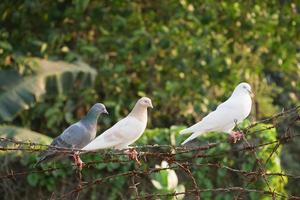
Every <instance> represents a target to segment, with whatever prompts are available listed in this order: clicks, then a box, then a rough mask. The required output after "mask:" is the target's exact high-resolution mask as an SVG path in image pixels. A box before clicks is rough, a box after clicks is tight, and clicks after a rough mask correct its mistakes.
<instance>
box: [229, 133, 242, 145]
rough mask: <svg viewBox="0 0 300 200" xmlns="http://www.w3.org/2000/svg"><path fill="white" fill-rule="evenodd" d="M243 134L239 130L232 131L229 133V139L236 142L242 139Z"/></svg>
mask: <svg viewBox="0 0 300 200" xmlns="http://www.w3.org/2000/svg"><path fill="white" fill-rule="evenodd" d="M243 135H244V134H243V133H242V132H240V131H233V132H231V133H230V140H231V141H232V142H233V143H236V142H237V141H240V140H241V139H242V137H243Z"/></svg>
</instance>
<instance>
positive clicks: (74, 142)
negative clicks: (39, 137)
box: [36, 103, 108, 169]
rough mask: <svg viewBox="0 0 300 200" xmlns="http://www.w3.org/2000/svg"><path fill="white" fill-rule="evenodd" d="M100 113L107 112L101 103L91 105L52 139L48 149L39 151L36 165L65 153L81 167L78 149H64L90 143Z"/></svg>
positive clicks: (79, 147) (62, 155) (94, 134)
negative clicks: (84, 114)
mask: <svg viewBox="0 0 300 200" xmlns="http://www.w3.org/2000/svg"><path fill="white" fill-rule="evenodd" d="M102 113H104V114H108V112H107V110H106V108H105V106H104V105H103V104H102V103H96V104H95V105H93V107H92V108H91V109H90V110H89V111H88V113H87V115H86V116H85V117H83V118H82V119H81V120H80V121H78V122H77V123H75V124H72V125H71V126H69V127H68V128H67V129H66V130H64V132H63V133H62V134H61V135H59V136H58V137H56V138H55V139H54V140H53V141H52V143H51V144H50V146H49V147H48V149H46V150H44V151H42V152H41V154H40V159H39V160H38V161H37V163H36V165H38V164H40V163H41V162H44V161H49V160H51V159H53V158H62V157H64V156H65V155H66V154H67V155H72V156H73V158H74V162H75V164H76V165H77V166H78V167H79V169H81V168H82V167H83V164H84V163H83V162H82V161H81V159H80V157H79V153H78V151H75V152H74V153H72V152H70V150H69V151H68V152H67V151H66V149H81V148H82V147H84V146H86V145H87V144H88V143H90V142H91V141H92V140H93V139H94V138H95V137H96V132H97V120H98V117H99V116H100V114H102ZM64 151H65V152H64ZM66 152H67V153H66Z"/></svg>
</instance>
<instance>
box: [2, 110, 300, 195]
mask: <svg viewBox="0 0 300 200" xmlns="http://www.w3.org/2000/svg"><path fill="white" fill-rule="evenodd" d="M299 111H300V106H297V107H295V108H293V109H290V110H287V111H282V112H280V113H278V114H276V115H274V116H272V117H270V118H267V119H264V120H261V121H258V122H255V123H252V124H251V125H249V126H248V127H246V128H244V129H242V130H241V131H242V132H243V133H244V136H243V138H242V141H241V142H240V143H239V145H236V146H237V147H236V148H231V149H229V150H221V151H219V152H217V153H207V152H208V150H210V149H214V148H217V147H220V146H221V145H222V144H224V143H228V142H226V141H220V142H215V143H208V144H205V145H201V146H197V147H194V146H193V147H186V146H173V145H144V146H135V147H134V148H135V149H137V151H138V157H139V159H140V160H142V162H146V163H147V161H148V160H151V159H153V158H155V159H157V160H164V161H167V162H168V163H169V164H170V165H169V166H168V167H163V168H156V167H148V168H139V167H136V168H135V169H133V170H129V171H126V172H122V173H118V172H115V174H112V175H108V176H105V177H101V178H97V179H94V180H91V181H88V182H84V177H83V176H82V173H81V171H80V170H78V171H77V175H78V184H77V187H74V188H73V189H71V190H70V191H68V192H66V193H64V194H54V195H52V196H51V197H50V199H69V198H72V199H76V198H79V196H80V193H81V192H82V191H84V190H86V189H88V188H91V187H93V186H95V185H101V184H104V183H106V182H107V181H109V180H112V179H116V178H118V177H126V178H127V179H128V180H129V181H130V182H131V186H130V188H129V189H131V190H132V195H131V199H158V198H160V199H167V198H171V197H172V198H174V199H176V198H177V197H180V195H189V196H191V197H192V198H193V199H200V197H201V194H204V193H208V192H210V193H230V194H232V195H233V197H234V199H242V197H241V195H242V194H247V193H257V194H260V195H266V196H269V197H270V198H271V199H300V197H299V196H292V195H288V194H286V193H279V192H277V191H276V190H275V189H274V188H273V187H272V184H271V183H270V182H269V181H268V177H274V176H278V177H287V178H288V179H293V180H297V181H300V175H295V174H288V173H285V172H270V171H267V169H266V166H267V164H268V162H270V160H271V158H272V156H274V154H276V152H277V150H278V148H279V147H280V146H282V145H286V144H288V143H289V142H290V141H293V140H294V139H295V138H297V137H300V133H297V131H296V130H295V126H298V123H299V121H300V115H299ZM261 123H268V124H270V125H268V126H265V127H263V128H261V129H257V130H255V131H252V130H251V129H252V128H254V127H256V126H258V125H259V124H261ZM278 126H283V127H284V129H283V131H282V132H281V133H280V134H279V136H278V137H277V138H276V139H275V140H273V141H268V142H261V143H257V142H253V141H248V139H247V137H246V136H247V135H255V134H260V133H261V132H263V131H265V130H269V129H273V128H278ZM48 147H49V148H50V150H51V151H56V152H60V153H65V154H69V153H74V152H75V151H79V152H81V153H85V154H99V151H98V152H83V151H81V150H80V149H67V148H58V147H55V146H50V145H45V144H39V143H34V142H28V141H18V140H15V139H12V138H3V137H2V138H0V151H22V152H28V153H36V152H39V151H41V150H42V149H45V148H48ZM265 147H270V148H271V150H270V154H269V155H268V157H266V158H265V159H261V158H259V156H258V152H259V151H260V150H261V149H262V148H265ZM220 149H222V148H220ZM235 152H237V153H240V154H241V153H248V154H251V155H252V157H253V159H255V161H256V168H255V169H252V170H242V169H238V168H232V167H230V166H227V165H225V164H224V163H222V162H221V161H220V160H221V159H219V158H223V157H224V156H226V155H228V154H230V153H235ZM125 155H126V154H125V153H124V152H123V151H114V150H106V151H101V156H102V158H103V159H101V160H92V161H88V162H86V163H85V168H87V169H88V168H89V167H92V166H94V165H96V164H99V163H104V164H105V163H107V164H109V163H122V164H126V163H131V162H134V161H132V160H130V159H124V156H125ZM201 158H202V160H204V161H203V162H202V163H199V162H196V161H197V159H201ZM203 158H204V159H203ZM205 158H215V159H214V160H213V161H208V160H205ZM204 166H206V167H210V168H211V169H224V170H226V171H228V172H231V173H234V174H236V175H237V176H240V177H243V178H244V179H243V180H245V182H246V187H245V186H243V187H232V186H230V187H220V188H200V187H199V185H198V181H197V180H196V179H195V177H194V175H193V170H195V169H197V168H200V167H204ZM63 168H64V167H51V168H47V169H38V168H35V169H30V170H25V171H18V172H15V171H10V172H9V173H5V174H0V181H4V180H7V179H13V180H17V179H18V177H20V176H27V175H29V174H35V173H47V172H53V171H56V170H60V169H63ZM171 169H172V170H177V171H182V172H183V174H185V175H186V176H187V177H188V178H189V180H190V181H191V183H192V184H191V188H187V189H186V190H185V191H184V192H164V193H158V192H155V193H145V192H140V191H141V187H142V186H140V180H141V179H147V177H148V178H149V176H150V175H152V174H155V173H159V172H160V171H163V170H171ZM259 179H261V180H262V181H263V182H264V184H265V185H266V186H267V190H258V189H252V188H248V187H247V186H249V185H250V184H253V183H255V182H256V181H257V180H259Z"/></svg>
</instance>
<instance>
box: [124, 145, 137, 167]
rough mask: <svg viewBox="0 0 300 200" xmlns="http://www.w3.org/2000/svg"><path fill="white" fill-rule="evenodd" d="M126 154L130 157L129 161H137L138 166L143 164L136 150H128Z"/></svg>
mask: <svg viewBox="0 0 300 200" xmlns="http://www.w3.org/2000/svg"><path fill="white" fill-rule="evenodd" d="M124 153H125V154H126V155H128V157H129V159H131V160H135V161H136V162H137V163H138V165H141V162H140V161H139V159H138V156H139V153H138V152H137V151H136V150H135V149H134V148H130V149H127V150H125V151H124Z"/></svg>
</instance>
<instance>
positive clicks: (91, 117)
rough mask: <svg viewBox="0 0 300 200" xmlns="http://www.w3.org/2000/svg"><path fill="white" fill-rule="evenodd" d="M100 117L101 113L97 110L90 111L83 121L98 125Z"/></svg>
mask: <svg viewBox="0 0 300 200" xmlns="http://www.w3.org/2000/svg"><path fill="white" fill-rule="evenodd" d="M98 117H99V112H97V111H95V110H89V112H88V113H87V114H86V116H85V117H84V118H83V119H82V121H84V122H85V123H90V124H96V123H97V120H98Z"/></svg>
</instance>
